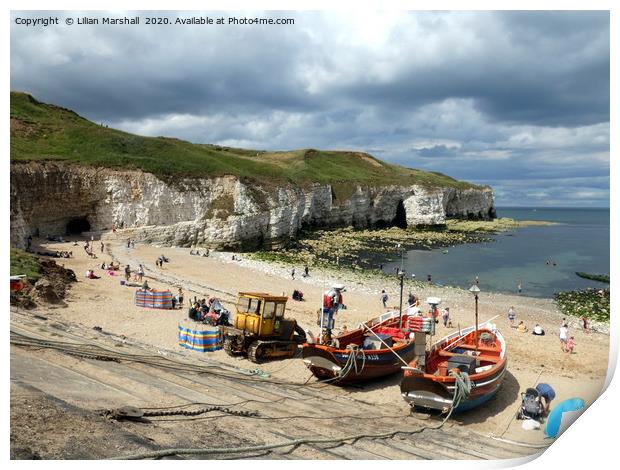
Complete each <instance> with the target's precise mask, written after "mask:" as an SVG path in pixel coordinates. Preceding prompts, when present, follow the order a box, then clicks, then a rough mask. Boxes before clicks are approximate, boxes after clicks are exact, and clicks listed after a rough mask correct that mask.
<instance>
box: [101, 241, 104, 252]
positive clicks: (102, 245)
mask: <svg viewBox="0 0 620 470" xmlns="http://www.w3.org/2000/svg"><path fill="white" fill-rule="evenodd" d="M104 248H105V245H104V244H103V242H101V253H103V249H104Z"/></svg>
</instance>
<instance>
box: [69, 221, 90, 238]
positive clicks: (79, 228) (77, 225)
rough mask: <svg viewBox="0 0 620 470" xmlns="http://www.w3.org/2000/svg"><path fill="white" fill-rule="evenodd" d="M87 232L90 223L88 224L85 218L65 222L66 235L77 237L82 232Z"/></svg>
mask: <svg viewBox="0 0 620 470" xmlns="http://www.w3.org/2000/svg"><path fill="white" fill-rule="evenodd" d="M89 230H90V222H88V220H87V219H86V217H79V218H77V219H71V220H70V221H69V222H67V235H78V234H80V233H82V232H88V231H89Z"/></svg>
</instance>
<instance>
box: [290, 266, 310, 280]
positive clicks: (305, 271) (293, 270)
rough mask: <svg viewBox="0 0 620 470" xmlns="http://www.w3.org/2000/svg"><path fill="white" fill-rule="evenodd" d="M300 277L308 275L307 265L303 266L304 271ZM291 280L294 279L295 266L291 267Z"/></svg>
mask: <svg viewBox="0 0 620 470" xmlns="http://www.w3.org/2000/svg"><path fill="white" fill-rule="evenodd" d="M301 276H302V277H308V276H310V268H309V267H308V265H305V266H304V273H303V274H302V275H301ZM291 280H293V281H294V280H295V268H292V269H291Z"/></svg>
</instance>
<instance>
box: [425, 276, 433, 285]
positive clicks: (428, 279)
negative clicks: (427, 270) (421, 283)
mask: <svg viewBox="0 0 620 470" xmlns="http://www.w3.org/2000/svg"><path fill="white" fill-rule="evenodd" d="M426 280H427V281H428V283H429V284H432V283H433V276H431V275H430V274H427V275H426Z"/></svg>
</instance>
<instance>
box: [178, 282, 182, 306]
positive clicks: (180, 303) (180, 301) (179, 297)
mask: <svg viewBox="0 0 620 470" xmlns="http://www.w3.org/2000/svg"><path fill="white" fill-rule="evenodd" d="M177 297H178V299H179V308H183V289H182V288H181V287H179V294H178V296H177Z"/></svg>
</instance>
